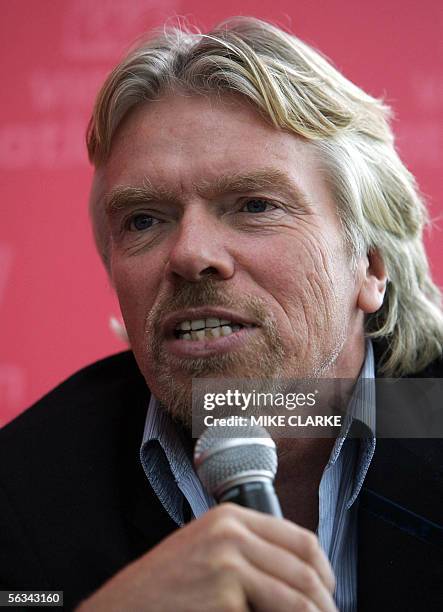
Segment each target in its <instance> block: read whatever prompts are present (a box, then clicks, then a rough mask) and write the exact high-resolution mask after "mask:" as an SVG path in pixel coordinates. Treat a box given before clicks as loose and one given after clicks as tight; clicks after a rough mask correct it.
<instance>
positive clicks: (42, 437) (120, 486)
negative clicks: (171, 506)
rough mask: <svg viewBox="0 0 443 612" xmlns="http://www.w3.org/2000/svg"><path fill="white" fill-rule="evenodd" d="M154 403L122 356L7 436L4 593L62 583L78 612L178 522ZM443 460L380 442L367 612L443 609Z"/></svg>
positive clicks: (366, 498) (422, 449) (0, 555)
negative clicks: (145, 457) (159, 481)
mask: <svg viewBox="0 0 443 612" xmlns="http://www.w3.org/2000/svg"><path fill="white" fill-rule="evenodd" d="M428 375H430V376H441V367H440V365H439V366H438V367H437V369H434V370H433V371H431V372H430V374H428ZM148 401H149V391H148V389H147V388H146V384H145V382H144V379H143V378H142V376H141V374H140V372H139V370H138V368H137V366H136V363H135V360H134V358H133V355H132V353H130V352H125V353H121V354H119V355H115V356H113V357H110V358H108V359H105V360H103V361H100V362H97V363H95V364H93V365H92V366H89V367H87V368H85V369H84V370H81V371H80V372H79V373H77V374H75V375H74V376H72V377H71V378H69V379H68V380H67V381H66V382H64V383H63V384H61V385H60V386H59V387H57V388H56V389H55V390H53V391H52V392H51V393H49V394H48V395H47V396H46V397H44V398H43V399H42V400H40V401H39V402H37V404H35V405H34V406H33V407H32V408H30V409H29V410H27V411H26V412H24V413H23V414H21V415H20V416H19V417H18V418H17V419H15V420H14V421H13V422H12V423H10V424H9V425H7V426H6V427H4V428H3V429H2V430H1V431H0V589H3V590H6V589H9V590H24V589H27V590H30V589H36V590H37V589H38V590H44V589H48V590H49V589H50V590H63V591H64V601H65V609H68V610H69V609H72V608H73V607H75V606H76V605H77V604H78V603H79V602H80V601H81V600H82V599H84V598H86V597H87V596H88V595H90V594H91V593H92V592H93V591H94V590H96V589H97V588H98V587H99V586H100V585H102V584H103V583H104V582H105V581H106V580H107V579H108V578H110V577H111V576H112V575H113V574H115V573H116V572H117V571H118V570H119V569H121V568H122V567H123V566H125V565H127V564H128V563H129V562H131V561H132V560H134V559H135V558H137V557H138V556H140V555H141V554H143V553H144V552H146V551H147V550H148V549H150V548H152V547H153V546H154V545H155V544H157V543H158V542H159V541H161V540H162V539H163V538H164V537H166V536H167V535H168V534H169V533H171V532H172V531H174V529H176V525H175V523H174V522H173V521H172V520H171V519H170V517H169V516H168V514H167V513H166V512H165V510H164V509H163V507H162V506H161V504H160V502H159V501H158V500H157V498H156V496H155V494H154V493H153V491H152V489H151V488H150V485H149V483H148V482H147V479H146V477H145V475H144V472H143V469H142V467H141V464H140V459H139V451H140V445H141V439H142V435H143V429H144V421H145V417H146V409H147V406H148ZM441 464H442V461H441V444H440V442H439V441H430V440H426V441H421V440H416V441H413V440H410V441H408V440H379V441H378V442H377V450H376V453H375V456H374V458H373V461H372V464H371V467H370V469H369V472H368V475H367V478H366V481H365V487H364V489H363V491H362V493H361V500H360V506H359V564H358V591H359V610H361V611H365V612H366V611H371V612H374V611H379V610H382V611H383V610H392V611H393V610H401V611H402V612H406V611H409V610H410V611H416V612H418V611H420V612H421V611H426V612H431V611H433V610H440V609H441V607H442V606H441V597H442V594H441V593H442V592H441V586H440V583H441V571H440V570H441V550H440V549H439V548H438V545H437V538H438V537H441V530H439V529H438V527H437V526H436V525H434V523H441V510H440V508H441V502H442V500H443V495H442V478H441V473H440V474H439V472H438V469H439V468H440V469H441Z"/></svg>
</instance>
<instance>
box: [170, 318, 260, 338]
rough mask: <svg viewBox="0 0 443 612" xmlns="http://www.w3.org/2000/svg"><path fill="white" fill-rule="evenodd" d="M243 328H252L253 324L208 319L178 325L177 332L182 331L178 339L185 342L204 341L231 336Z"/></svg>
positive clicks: (183, 322)
mask: <svg viewBox="0 0 443 612" xmlns="http://www.w3.org/2000/svg"><path fill="white" fill-rule="evenodd" d="M242 327H252V325H251V324H245V325H239V324H237V323H232V321H229V320H228V319H218V318H216V317H208V318H207V319H197V320H195V321H191V320H187V321H182V322H181V323H179V324H177V327H176V330H177V331H180V332H181V333H180V334H179V336H178V337H180V338H182V339H183V340H204V339H205V338H206V339H212V338H220V336H229V335H230V334H232V333H233V332H237V331H239V330H240V329H241V328H242Z"/></svg>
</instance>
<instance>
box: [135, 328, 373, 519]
mask: <svg viewBox="0 0 443 612" xmlns="http://www.w3.org/2000/svg"><path fill="white" fill-rule="evenodd" d="M357 423H358V424H361V425H362V426H363V427H362V431H363V434H362V435H361V436H360V440H359V442H360V444H359V453H358V461H357V470H356V476H355V479H354V486H353V489H352V492H351V495H350V498H349V500H348V501H347V504H346V507H347V508H350V507H351V506H352V504H353V503H354V502H355V500H356V499H357V497H358V494H359V493H360V490H361V487H362V486H363V482H364V479H365V476H366V473H367V471H368V469H369V465H370V463H371V460H372V457H373V455H374V452H375V368H374V351H373V347H372V342H371V341H370V340H369V339H368V340H367V341H366V354H365V361H364V363H363V367H362V369H361V371H360V375H359V378H358V380H357V383H356V385H355V388H354V392H353V395H352V397H351V400H350V403H349V406H348V410H347V415H346V418H345V421H344V423H343V427H342V431H341V433H340V435H339V436H338V437H337V439H336V441H335V444H334V447H333V449H332V451H331V455H330V458H329V461H328V463H327V465H326V468H325V470H327V469H328V468H330V467H331V466H333V465H334V464H335V463H336V461H337V459H338V457H339V455H340V453H341V452H342V449H343V446H344V444H345V442H346V441H348V443H349V442H351V436H350V433H351V432H350V430H351V427H352V426H353V425H355V424H357ZM154 441H157V445H156V446H153V444H151V443H152V442H154ZM149 450H151V456H149V452H148V451H149ZM140 459H141V463H142V465H143V469H144V471H145V474H146V476H147V478H148V480H149V482H150V483H151V486H152V487H153V489H154V491H155V493H156V495H157V497H158V498H159V499H160V500H161V501H162V503H163V505H164V507H165V508H166V509H167V511H168V513H169V514H170V516H171V517H172V518H173V520H175V521H176V523H177V524H182V523H183V515H182V507H181V504H180V505H179V506H180V509H179V510H178V509H177V495H180V494H179V491H178V489H180V490H181V491H182V493H184V494H185V497H186V498H188V495H186V493H185V490H186V491H187V490H188V487H189V482H190V474H192V473H194V468H193V465H192V460H191V458H190V456H189V455H188V454H187V452H186V450H185V445H184V443H183V439H182V436H181V435H180V431H179V429H178V428H177V426H176V425H175V423H174V422H173V420H172V419H171V417H170V416H169V414H168V413H167V411H166V410H165V409H164V408H163V407H162V406H161V404H160V402H159V401H158V400H157V398H156V397H155V396H154V395H153V394H151V399H150V402H149V407H148V412H147V415H146V421H145V428H144V432H143V440H142V445H141V449H140ZM162 466H163V467H162ZM168 467H169V469H167V468H168ZM160 468H162V469H161V473H162V479H159V478H158V471H159V469H160ZM177 488H178V489H177ZM192 488H193V489H194V491H193V493H194V495H193V501H192V503H191V508H192V510H193V512H194V515H195V516H199V515H200V514H202V513H203V512H204V511H205V510H207V508H208V506H211V505H213V503H214V501H213V498H212V497H211V496H210V495H209V494H208V493H207V492H206V491H205V490H204V488H203V487H202V485H200V481H198V479H197V477H195V479H192ZM188 501H189V498H188Z"/></svg>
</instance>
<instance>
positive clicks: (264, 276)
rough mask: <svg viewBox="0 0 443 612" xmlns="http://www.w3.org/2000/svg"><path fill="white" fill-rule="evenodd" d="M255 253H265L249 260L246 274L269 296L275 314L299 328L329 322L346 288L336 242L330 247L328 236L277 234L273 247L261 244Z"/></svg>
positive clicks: (343, 270)
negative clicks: (277, 238) (277, 237)
mask: <svg viewBox="0 0 443 612" xmlns="http://www.w3.org/2000/svg"><path fill="white" fill-rule="evenodd" d="M257 252H259V253H267V255H266V256H263V257H260V258H254V259H250V260H249V271H250V272H249V273H250V275H251V277H252V278H253V280H254V281H255V283H256V284H257V285H259V286H261V288H262V289H263V290H264V291H265V293H266V294H267V295H268V296H270V299H271V301H272V302H273V303H274V306H276V307H277V311H276V314H277V317H279V311H280V316H281V315H282V314H283V316H284V315H286V317H287V318H288V319H289V320H290V323H293V324H294V323H295V324H297V328H299V329H301V328H305V329H306V328H308V327H309V328H312V327H313V326H318V325H321V326H322V327H324V326H326V325H328V324H329V321H330V319H331V317H332V316H333V315H334V313H337V311H338V310H339V309H340V308H341V307H342V304H343V295H344V294H345V288H346V287H348V280H347V279H348V276H349V274H348V272H347V270H346V269H345V265H344V263H343V261H342V256H343V255H342V252H341V248H337V246H336V242H334V247H333V248H332V247H331V246H329V242H328V240H327V238H325V237H323V236H321V235H319V236H313V235H312V234H302V233H301V232H300V233H298V234H296V235H295V234H292V235H289V236H280V238H279V240H274V241H273V244H272V248H271V247H270V245H269V244H268V245H262V246H261V248H260V249H255V253H257ZM275 302H277V305H276V304H275ZM273 310H274V312H275V308H274V309H273ZM281 311H283V313H282V312H281ZM300 325H301V327H300Z"/></svg>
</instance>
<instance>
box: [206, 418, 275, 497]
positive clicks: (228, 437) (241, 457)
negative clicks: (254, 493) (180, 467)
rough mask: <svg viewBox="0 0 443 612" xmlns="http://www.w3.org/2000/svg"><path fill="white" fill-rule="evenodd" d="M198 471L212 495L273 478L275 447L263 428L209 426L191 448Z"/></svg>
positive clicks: (218, 495) (252, 426)
mask: <svg viewBox="0 0 443 612" xmlns="http://www.w3.org/2000/svg"><path fill="white" fill-rule="evenodd" d="M194 464H195V467H196V470H197V474H198V476H199V478H200V480H201V481H202V483H203V485H204V486H205V487H206V489H207V490H208V492H209V493H210V494H211V495H213V496H214V497H215V498H218V497H220V495H221V494H222V493H223V492H224V491H225V490H226V489H228V488H230V487H233V486H237V485H239V484H243V483H246V482H257V481H263V480H264V481H268V482H269V481H270V482H272V481H273V480H274V477H275V474H276V472H277V450H276V446H275V443H274V441H273V440H272V438H271V436H270V435H269V433H268V432H267V431H266V429H264V427H259V426H258V425H246V426H238V427H228V426H217V427H216V426H214V427H209V428H208V429H207V430H206V431H205V432H203V434H202V435H201V436H200V438H199V439H198V440H197V444H196V446H195V451H194Z"/></svg>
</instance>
